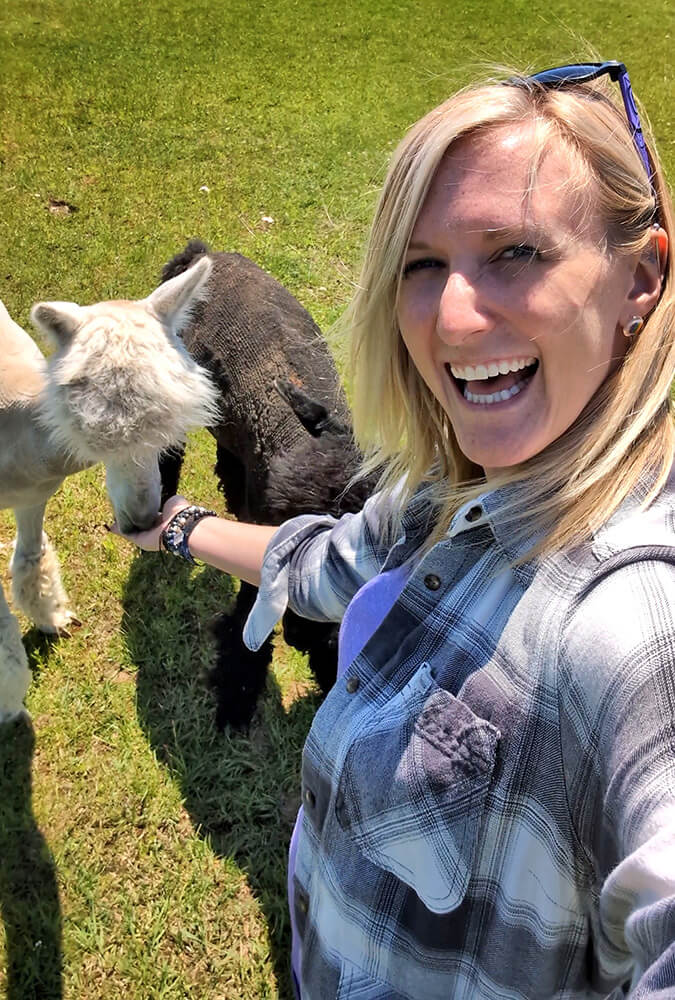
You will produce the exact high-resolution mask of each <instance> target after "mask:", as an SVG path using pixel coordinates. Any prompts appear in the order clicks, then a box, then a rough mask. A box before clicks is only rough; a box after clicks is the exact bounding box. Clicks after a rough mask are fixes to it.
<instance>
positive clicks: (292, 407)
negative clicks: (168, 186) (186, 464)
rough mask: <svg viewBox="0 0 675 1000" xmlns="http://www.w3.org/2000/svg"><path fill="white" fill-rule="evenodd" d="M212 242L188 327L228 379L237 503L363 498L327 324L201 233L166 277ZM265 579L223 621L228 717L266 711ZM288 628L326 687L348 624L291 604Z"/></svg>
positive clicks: (219, 667)
mask: <svg viewBox="0 0 675 1000" xmlns="http://www.w3.org/2000/svg"><path fill="white" fill-rule="evenodd" d="M203 254H208V255H209V256H210V258H211V260H212V261H213V270H212V273H211V277H210V278H209V283H208V287H207V293H206V296H205V298H204V299H203V301H202V302H200V303H199V304H198V305H197V307H196V308H195V310H194V313H193V317H192V320H191V321H190V322H189V323H188V324H187V325H186V326H185V327H184V329H183V331H182V333H181V337H182V339H183V341H184V343H185V346H186V347H187V349H188V351H189V352H190V354H191V355H192V357H193V358H194V359H195V360H196V361H197V362H198V363H199V364H200V365H202V366H203V367H204V368H206V369H207V370H208V371H209V372H210V373H211V375H212V377H213V379H214V382H215V384H216V386H217V387H218V390H219V406H220V419H219V422H218V423H217V424H215V425H214V426H212V427H209V430H210V432H211V434H213V436H214V438H215V439H216V456H217V457H216V466H215V473H216V476H217V477H218V480H219V488H220V489H221V490H222V492H223V494H224V496H225V500H226V503H227V509H228V511H229V512H230V513H231V514H234V516H235V517H237V518H238V519H239V520H242V521H249V522H252V523H257V524H281V523H282V522H283V521H285V520H287V519H288V518H289V517H294V516H295V515H296V514H306V513H316V512H321V513H330V514H334V515H336V516H339V515H340V514H342V513H344V512H346V511H355V510H359V509H360V508H361V507H362V506H363V504H364V502H365V500H366V498H367V496H368V494H369V492H370V491H371V490H372V486H373V483H372V480H371V481H363V480H362V481H360V482H358V483H357V484H356V485H351V486H350V485H349V483H350V480H351V478H352V476H353V475H354V474H355V473H356V471H357V470H358V468H359V463H360V459H361V456H360V454H359V451H358V448H357V447H356V444H355V442H354V439H353V436H352V430H351V416H350V413H349V408H348V406H347V401H346V399H345V395H344V392H343V390H342V387H341V385H340V380H339V377H338V374H337V370H336V368H335V364H334V362H333V359H332V357H331V354H330V351H329V349H328V346H327V344H326V341H325V339H324V338H323V336H322V334H321V331H320V330H319V328H318V326H317V325H316V323H315V322H314V320H313V319H312V317H311V316H310V314H309V313H308V312H307V310H306V309H304V308H303V307H302V306H301V305H300V303H299V302H298V301H297V299H295V298H294V297H293V296H292V295H291V293H290V292H289V291H288V290H287V289H286V288H284V287H283V285H281V284H279V282H278V281H276V280H275V279H274V278H273V277H271V275H269V274H267V273H266V272H265V271H263V270H262V269H261V268H260V267H258V265H257V264H255V263H253V261H251V260H248V259H247V258H246V257H243V256H241V254H236V253H213V252H211V251H210V249H209V248H208V247H207V246H206V245H205V244H204V243H202V242H201V241H199V240H191V241H190V242H189V243H188V245H187V247H186V248H185V250H184V251H183V252H182V253H180V254H178V255H177V256H176V257H174V258H173V259H172V260H171V261H169V263H168V264H167V265H166V266H165V267H164V270H163V271H162V280H163V281H167V280H168V279H169V278H172V277H174V276H175V275H176V274H179V273H181V272H182V271H184V270H185V269H186V268H188V267H189V266H190V265H191V264H192V263H193V262H194V261H195V260H198V259H199V258H200V257H201V256H202V255H203ZM182 460H183V456H182V454H179V453H177V452H171V453H168V454H166V455H165V456H163V458H162V461H161V463H160V466H161V471H162V484H163V493H164V496H165V497H167V496H171V495H172V494H174V493H177V492H178V480H179V477H180V469H181V465H182ZM255 596H256V590H255V588H254V587H252V586H251V585H249V584H247V583H244V582H242V584H241V587H240V590H239V594H238V596H237V601H236V605H235V608H234V611H233V612H232V613H231V614H229V615H219V616H218V618H217V619H216V621H215V623H214V625H213V632H214V635H215V637H216V645H217V653H216V665H215V667H214V668H213V669H212V670H211V671H210V675H209V681H210V684H211V686H212V687H213V689H214V691H215V693H216V699H217V713H216V722H217V725H218V726H219V727H220V728H222V727H223V726H225V725H227V724H229V725H232V726H235V727H238V728H241V727H245V726H247V725H248V723H249V722H250V720H251V717H252V715H253V712H254V711H255V707H256V703H257V701H258V697H259V695H260V693H261V691H262V689H263V687H264V685H265V678H266V674H267V669H268V666H269V663H270V660H271V657H272V645H271V640H268V641H267V642H266V643H265V644H264V645H263V647H262V648H261V649H260V650H258V651H257V652H255V653H252V652H251V651H250V650H248V649H246V647H245V646H244V644H243V642H242V638H241V636H242V629H243V625H244V622H245V620H246V618H247V616H248V613H249V611H250V609H251V607H252V606H253V602H254V600H255ZM283 630H284V638H285V639H286V641H287V642H288V643H289V644H290V645H292V646H295V647H296V648H297V649H299V650H301V651H302V652H305V653H307V654H308V656H309V665H310V668H311V670H312V672H313V673H314V675H315V677H316V679H317V681H318V683H319V685H320V687H321V689H322V691H323V692H324V693H325V692H326V691H328V689H329V688H330V687H331V685H332V684H333V682H334V680H335V673H336V665H337V625H334V624H326V623H323V622H311V621H307V620H305V619H301V618H299V617H298V616H297V615H295V614H294V613H293V612H291V611H287V612H286V614H285V615H284V619H283Z"/></svg>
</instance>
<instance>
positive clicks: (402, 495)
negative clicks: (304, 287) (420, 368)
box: [341, 78, 675, 554]
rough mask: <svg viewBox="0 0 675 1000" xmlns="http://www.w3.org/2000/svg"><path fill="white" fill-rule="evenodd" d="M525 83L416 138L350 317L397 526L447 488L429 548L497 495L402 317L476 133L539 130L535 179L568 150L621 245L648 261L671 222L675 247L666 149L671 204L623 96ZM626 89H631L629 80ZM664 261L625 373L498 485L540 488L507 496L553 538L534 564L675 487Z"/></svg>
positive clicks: (428, 124) (614, 244) (400, 163)
mask: <svg viewBox="0 0 675 1000" xmlns="http://www.w3.org/2000/svg"><path fill="white" fill-rule="evenodd" d="M520 81H521V85H519V86H509V85H504V83H503V82H497V81H493V82H489V83H487V84H482V85H477V86H474V87H470V88H467V89H465V90H463V91H460V92H459V93H458V94H456V95H455V96H453V97H451V98H450V99H449V100H447V101H446V102H444V103H443V104H441V105H440V106H439V107H437V108H435V109H434V110H433V111H431V112H429V113H428V114H427V115H426V116H425V117H424V118H422V119H421V120H420V121H419V122H417V124H415V125H414V126H413V127H412V128H411V129H410V131H409V132H408V133H407V135H406V136H405V137H404V139H403V141H402V142H401V143H400V145H399V146H398V148H397V150H396V151H395V153H394V155H393V158H392V161H391V164H390V167H389V171H388V174H387V177H386V180H385V183H384V187H383V190H382V192H381V195H380V198H379V202H378V205H377V208H376V212H375V218H374V221H373V225H372V228H371V232H370V237H369V241H368V244H367V247H366V253H365V259H364V263H363V267H362V272H361V277H360V280H359V283H358V286H357V290H356V293H355V294H354V296H353V298H352V301H351V303H350V305H349V306H348V308H347V310H346V313H345V314H344V316H343V318H342V320H341V324H344V325H346V327H347V328H348V329H349V330H350V333H351V336H352V367H353V384H354V424H355V431H356V435H357V438H358V440H359V443H360V445H361V447H362V448H363V449H364V453H365V455H366V461H365V470H366V471H372V470H374V469H375V468H380V469H383V472H382V475H381V479H380V488H382V489H384V490H385V491H386V492H387V493H388V494H389V495H390V499H391V507H392V524H391V529H392V531H396V530H397V528H398V525H399V524H400V516H401V513H402V510H403V508H404V507H405V505H406V503H407V501H408V500H409V498H410V497H411V495H412V494H413V493H414V492H415V490H416V489H417V488H418V487H419V485H420V484H421V483H423V482H424V481H427V480H435V481H437V483H438V489H437V490H436V491H435V492H436V495H437V497H438V509H437V518H436V528H435V531H434V532H433V534H432V535H431V537H430V539H429V544H431V543H433V542H434V541H436V540H438V539H439V538H440V537H442V536H443V535H444V534H445V532H446V531H447V528H448V526H449V523H450V521H451V519H452V516H453V514H454V513H455V511H456V510H457V509H458V508H459V506H461V504H462V503H464V502H466V501H467V500H469V499H470V498H472V497H475V496H477V495H478V494H479V493H480V492H483V491H484V490H485V488H486V486H485V479H484V477H483V470H482V469H481V468H480V467H479V466H476V465H474V464H473V463H472V462H471V461H469V459H468V458H467V457H466V455H464V454H463V453H462V451H461V450H460V448H459V445H458V443H457V440H456V438H455V435H454V432H453V429H452V425H451V423H450V420H449V418H448V416H447V414H446V413H445V410H444V409H443V407H442V406H441V404H440V403H439V402H438V401H437V400H436V399H435V397H434V396H433V394H432V392H431V390H430V389H429V388H428V387H427V386H426V384H425V383H424V381H423V380H422V378H421V376H420V375H419V373H418V372H417V370H416V369H415V366H414V365H413V363H412V362H411V360H410V358H409V356H408V353H407V350H406V348H405V345H404V344H403V340H402V338H401V335H400V331H399V329H398V325H397V320H396V302H397V295H398V289H399V284H400V281H401V275H402V269H403V261H404V257H405V254H406V250H407V246H408V243H409V240H410V236H411V233H412V230H413V226H414V224H415V221H416V218H417V215H418V213H419V211H420V208H421V206H422V204H423V202H424V199H425V196H426V194H427V191H428V189H429V186H430V184H431V181H432V179H433V177H434V174H435V172H436V170H437V168H438V166H439V164H440V162H441V160H442V158H443V156H444V155H445V153H446V152H447V151H448V149H449V148H450V147H451V146H452V145H453V144H455V143H456V142H457V141H458V140H460V139H462V138H464V137H466V136H468V135H476V134H477V133H487V132H489V131H491V130H492V129H495V128H499V127H503V126H513V127H517V126H520V125H524V124H530V125H532V126H533V129H534V134H535V136H536V138H537V142H536V149H537V152H536V153H535V156H534V160H533V164H532V172H531V176H532V183H533V184H535V183H536V169H537V165H538V163H539V162H540V160H541V158H542V157H543V154H544V151H545V149H546V148H547V147H549V148H550V144H551V142H552V141H558V142H559V143H560V144H562V146H563V148H566V149H568V150H570V151H571V152H572V155H573V156H574V157H575V158H576V159H577V160H580V161H581V164H582V166H585V168H586V169H585V170H581V171H573V176H571V177H570V184H572V185H574V186H576V188H577V190H578V192H579V194H581V195H582V196H583V195H585V196H586V198H587V199H588V203H589V205H591V210H592V211H596V212H597V213H598V214H599V215H600V217H601V218H603V219H604V220H605V221H606V233H607V236H606V245H607V248H608V249H610V250H612V251H613V252H615V253H621V254H623V253H625V254H633V253H637V252H640V251H644V250H645V249H646V247H647V246H648V244H649V240H650V228H651V226H652V224H653V222H654V218H655V213H656V212H657V211H658V220H659V223H660V225H661V226H662V227H663V228H664V229H665V230H666V232H667V233H668V236H669V238H670V239H672V235H673V214H672V211H673V210H672V205H671V202H670V197H669V194H668V192H667V188H666V183H665V179H664V176H663V173H662V170H661V167H660V165H659V163H658V160H657V158H656V156H655V155H654V153H653V152H652V153H651V158H652V164H653V185H654V190H655V191H656V197H657V200H658V205H655V204H654V194H653V191H652V187H651V185H650V183H649V179H648V177H647V175H646V172H645V169H644V165H643V163H642V161H641V159H640V158H639V155H638V153H637V151H636V149H635V146H634V143H633V140H632V136H631V134H630V131H629V128H628V125H627V123H626V118H625V112H624V110H623V107H622V106H618V105H617V103H616V102H615V95H614V92H613V91H612V89H611V85H610V86H607V85H606V84H605V82H604V81H596V82H595V83H593V84H584V85H577V86H570V87H567V88H564V89H546V88H543V87H541V86H539V85H537V84H534V83H532V82H531V81H527V80H526V78H520ZM614 89H615V90H616V91H617V93H618V87H616V85H614ZM653 148H654V147H653V143H651V142H650V149H652V150H653ZM591 197H592V203H591V202H590V198H591ZM671 247H672V243H671ZM661 266H662V268H663V269H664V278H663V284H662V292H661V296H660V299H659V302H658V304H657V306H656V307H655V308H654V310H653V311H652V312H651V314H650V315H649V317H648V318H647V320H646V323H645V325H644V328H643V329H642V331H641V333H640V334H639V336H638V337H637V338H636V339H635V341H634V343H633V344H632V345H631V346H630V349H629V350H628V351H627V353H626V356H625V358H624V360H623V362H622V364H621V366H620V367H619V368H618V370H616V371H615V372H614V373H613V374H612V375H610V376H609V377H608V378H607V379H606V380H605V381H604V382H603V384H602V385H601V386H600V388H599V389H598V390H597V392H596V393H595V394H594V396H593V398H592V399H591V400H590V402H589V403H588V404H587V406H586V407H585V409H584V411H583V412H582V413H581V415H580V416H579V417H578V418H577V420H576V421H575V422H574V423H573V424H572V426H571V427H569V428H568V429H567V430H566V431H565V432H564V433H563V434H562V435H561V436H560V437H559V438H558V439H557V440H555V441H554V442H552V443H551V444H550V445H549V446H548V447H547V448H545V449H544V450H543V451H541V452H540V453H539V454H537V455H535V456H534V457H532V458H530V459H529V460H528V461H527V462H524V463H522V464H520V465H518V466H514V467H512V468H509V469H507V470H505V471H504V472H503V473H501V474H500V475H499V477H498V478H497V477H495V478H494V479H491V480H490V483H489V487H490V488H493V487H499V486H503V485H506V484H507V483H510V482H517V481H522V480H524V479H526V480H527V481H528V487H529V488H528V508H527V511H526V512H524V511H523V509H522V505H519V507H518V509H516V508H515V505H513V506H509V504H508V501H506V502H505V503H504V505H503V506H502V508H501V509H500V512H499V517H500V518H501V520H502V521H503V522H507V523H508V524H509V530H513V531H514V532H515V533H516V535H518V534H521V535H522V537H526V536H527V535H530V537H532V534H531V533H532V529H533V525H534V526H535V527H536V528H537V529H538V531H539V532H540V534H542V537H541V539H540V541H539V543H538V544H537V546H536V548H534V549H533V550H532V553H531V554H534V552H536V551H548V552H550V551H555V550H557V549H560V548H562V547H566V546H567V545H570V544H574V543H576V542H579V541H581V540H582V539H583V538H584V537H588V536H589V534H590V533H591V532H592V531H593V530H594V529H596V528H597V527H598V526H600V525H602V524H603V523H605V522H606V521H607V520H608V518H609V517H610V516H611V514H612V513H613V512H614V511H615V510H616V509H617V507H618V506H619V505H620V504H621V502H622V501H623V500H624V499H625V498H626V497H627V496H628V494H630V493H631V492H633V491H634V490H635V489H636V487H637V486H638V483H640V485H641V487H642V489H641V495H640V500H641V502H642V503H643V504H645V505H646V504H647V503H649V502H650V501H651V500H652V499H653V497H654V496H655V495H656V494H657V493H658V491H659V490H660V489H661V487H662V486H663V484H664V482H665V480H666V477H667V475H668V471H669V468H670V466H671V463H672V459H673V452H674V449H675V427H674V425H673V419H672V406H671V403H670V385H671V380H672V377H673V371H674V369H675V343H674V337H673V334H674V332H675V302H674V298H673V287H674V285H673V279H674V278H675V275H674V274H673V253H672V251H671V253H670V254H669V255H668V260H667V261H664V262H661ZM645 481H646V482H647V485H646V486H645ZM397 484H398V485H397ZM507 492H508V491H507ZM394 497H395V499H394ZM524 514H525V515H526V516H525V517H524V516H523V515H524Z"/></svg>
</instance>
